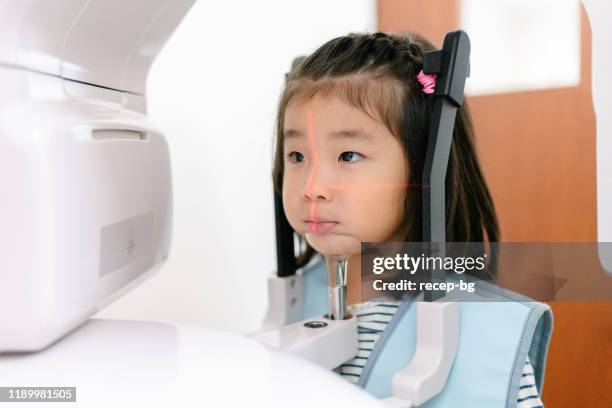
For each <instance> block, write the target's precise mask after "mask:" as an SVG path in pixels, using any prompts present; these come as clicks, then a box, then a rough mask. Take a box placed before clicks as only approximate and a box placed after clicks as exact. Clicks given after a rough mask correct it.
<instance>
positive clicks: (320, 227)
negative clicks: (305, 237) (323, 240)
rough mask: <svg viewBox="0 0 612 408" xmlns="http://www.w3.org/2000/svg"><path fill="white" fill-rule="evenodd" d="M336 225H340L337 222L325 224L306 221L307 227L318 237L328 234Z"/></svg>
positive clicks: (326, 222)
mask: <svg viewBox="0 0 612 408" xmlns="http://www.w3.org/2000/svg"><path fill="white" fill-rule="evenodd" d="M336 224H338V223H337V222H336V221H325V222H313V221H306V226H307V227H308V231H310V232H311V233H312V234H316V235H323V234H327V233H328V232H329V231H330V230H331V229H332V228H334V227H335V226H336Z"/></svg>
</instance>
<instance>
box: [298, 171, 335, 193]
mask: <svg viewBox="0 0 612 408" xmlns="http://www.w3.org/2000/svg"><path fill="white" fill-rule="evenodd" d="M326 173H328V172H326V171H325V170H324V169H322V168H321V166H319V164H318V163H316V164H314V165H313V166H312V168H311V169H310V173H309V175H308V179H307V180H306V183H305V184H304V188H303V190H302V197H303V198H304V199H306V200H309V201H330V200H331V199H332V191H331V189H330V183H329V182H328V179H329V177H327V176H328V175H327V174H326Z"/></svg>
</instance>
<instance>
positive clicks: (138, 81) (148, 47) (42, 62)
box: [0, 0, 195, 94]
mask: <svg viewBox="0 0 612 408" xmlns="http://www.w3.org/2000/svg"><path fill="white" fill-rule="evenodd" d="M194 1H195V0H130V1H128V2H126V1H122V0H63V1H61V2H57V1H48V0H4V1H2V2H0V64H4V65H13V66H19V67H24V68H28V69H30V70H33V71H39V72H44V73H47V74H51V75H61V76H63V77H65V78H68V79H72V80H77V81H81V82H86V83H89V84H94V85H98V86H102V87H107V88H112V89H118V90H124V91H129V92H133V93H137V94H144V93H145V83H146V78H147V74H148V71H149V68H150V66H151V63H152V62H153V60H154V59H155V57H156V56H157V54H158V53H159V51H160V50H161V48H162V47H163V45H164V44H165V43H166V40H167V39H168V37H169V36H170V35H171V34H172V32H173V31H174V29H175V28H176V26H177V25H178V24H179V23H180V21H181V20H182V18H183V16H184V15H185V14H186V13H187V11H188V10H189V8H190V7H191V5H192V4H193V2H194Z"/></svg>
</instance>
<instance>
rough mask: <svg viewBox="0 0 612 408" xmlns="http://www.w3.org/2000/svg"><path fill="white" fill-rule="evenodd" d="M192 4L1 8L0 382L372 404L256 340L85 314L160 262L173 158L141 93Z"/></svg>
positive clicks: (88, 400) (113, 400)
mask: <svg viewBox="0 0 612 408" xmlns="http://www.w3.org/2000/svg"><path fill="white" fill-rule="evenodd" d="M193 2H194V0H171V1H168V0H133V1H130V2H127V3H126V2H124V1H122V0H64V1H61V2H56V1H47V0H14V1H3V2H2V3H0V34H1V35H0V84H2V94H1V95H0V164H1V165H2V171H1V172H0V185H1V186H2V188H0V201H1V202H2V211H0V225H1V226H2V228H0V248H1V249H2V257H1V259H0V265H1V269H0V385H2V386H3V387H4V386H36V387H41V386H44V387H48V386H73V387H75V390H74V391H75V394H77V395H78V396H77V395H75V394H73V396H74V397H75V398H76V399H75V400H73V401H78V402H79V403H81V404H84V405H87V406H109V405H112V404H117V403H121V404H125V405H128V404H132V405H136V404H138V405H147V406H176V405H186V404H193V403H198V402H200V403H214V402H220V401H223V402H224V403H225V404H229V405H230V406H246V405H250V404H253V403H255V404H256V405H265V406H268V407H272V406H274V407H280V406H285V405H286V402H287V401H291V402H292V405H294V406H303V407H307V406H313V405H321V404H322V403H323V402H324V401H325V402H330V401H331V403H333V404H334V405H339V404H341V403H344V402H349V403H350V404H351V405H352V406H360V407H371V406H377V402H376V400H375V399H374V398H372V397H371V396H369V395H368V394H367V393H365V392H363V391H362V390H358V389H356V388H355V387H352V386H351V385H349V384H346V383H345V382H344V381H343V380H342V379H339V378H338V377H337V376H336V375H335V374H333V373H330V372H328V371H327V370H323V369H321V368H320V367H317V366H315V365H313V364H310V363H308V362H306V361H304V360H302V359H298V358H295V357H292V356H287V355H286V354H285V353H279V352H277V351H274V350H270V349H269V348H267V347H263V346H262V345H261V344H260V343H258V342H256V341H254V340H252V339H248V338H244V337H240V336H235V335H230V334H226V333H219V332H215V331H212V330H207V329H204V328H201V327H195V326H187V325H178V324H169V323H158V322H138V321H121V320H108V319H90V317H91V316H92V315H94V314H95V313H96V312H98V311H99V310H100V309H102V308H103V307H105V306H106V305H108V304H109V303H111V302H112V301H114V300H115V299H117V298H119V297H120V296H122V295H123V294H125V293H126V292H127V291H129V290H130V289H132V288H134V287H135V286H137V285H139V284H140V283H141V282H143V281H144V280H145V279H147V278H148V277H150V276H151V275H152V274H153V273H155V271H156V269H157V268H156V267H157V266H159V265H160V264H161V263H162V262H163V261H164V260H165V259H166V257H167V254H168V250H169V242H170V224H171V199H172V192H171V176H170V161H169V154H168V148H167V144H166V141H165V138H164V135H163V134H162V133H160V131H158V130H157V129H156V128H155V127H154V126H153V125H152V123H151V122H150V120H149V118H148V117H147V114H146V101H147V100H146V95H145V85H146V79H147V74H148V71H149V68H150V65H151V63H152V62H153V60H154V58H155V57H156V56H157V55H158V53H159V52H160V50H161V49H162V47H163V46H164V44H165V43H166V40H167V39H168V38H169V36H170V35H171V34H172V32H173V31H174V29H175V28H176V26H177V25H178V24H179V23H180V21H181V20H182V19H183V17H184V16H185V14H186V13H187V12H188V10H189V9H190V7H191V6H192V4H193ZM66 334H68V335H67V336H66ZM63 337H65V338H63ZM60 339H61V340H60ZM58 340H60V341H58ZM32 352H35V353H32ZM295 372H298V373H299V374H298V375H295ZM288 373H291V374H292V375H288ZM306 379H308V381H306ZM312 384H318V385H317V388H318V389H319V390H320V391H321V392H322V394H321V395H319V394H316V393H314V394H313V393H308V392H306V390H307V389H309V388H310V387H311V386H312ZM203 386H204V387H205V388H204V389H203V388H202V387H203ZM237 387H239V388H240V390H241V392H240V393H235V392H234V391H235V390H236V388H237ZM3 392H4V391H0V398H5V394H3ZM175 404H176V405H175ZM372 404H374V405H372Z"/></svg>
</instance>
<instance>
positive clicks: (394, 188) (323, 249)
mask: <svg viewBox="0 0 612 408" xmlns="http://www.w3.org/2000/svg"><path fill="white" fill-rule="evenodd" d="M283 130H284V131H283V134H284V135H283V136H284V137H283V143H284V159H283V161H284V176H283V204H284V209H285V214H286V215H287V218H288V220H289V223H290V224H291V226H292V227H293V229H294V230H295V231H296V232H298V233H299V234H300V235H302V236H304V235H305V234H308V235H306V237H307V239H308V242H309V243H310V245H311V246H312V247H313V248H314V249H315V250H317V251H318V252H320V253H322V254H323V255H332V254H334V255H336V254H337V251H340V252H341V250H337V248H336V247H337V246H338V245H340V244H339V243H340V242H341V241H342V239H344V238H347V237H350V238H354V239H356V240H358V241H360V242H389V241H403V240H404V236H405V233H406V231H405V228H404V226H403V221H404V215H405V214H404V213H405V208H404V205H405V204H404V199H405V194H406V189H407V183H408V181H407V177H406V162H405V159H404V155H403V150H402V147H401V145H400V142H399V141H398V140H397V138H395V137H394V136H393V134H392V133H391V132H390V131H389V130H388V129H387V128H386V127H385V126H384V125H383V124H382V123H380V122H378V121H376V120H374V119H372V118H371V117H370V116H368V115H367V114H366V113H365V112H363V111H361V110H360V109H358V108H355V107H353V106H351V105H349V104H347V103H346V102H344V101H342V100H341V99H339V98H335V97H322V96H315V97H314V98H312V99H310V100H307V101H305V102H290V103H289V105H288V106H287V108H286V111H285V121H284V126H283Z"/></svg>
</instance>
